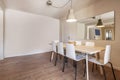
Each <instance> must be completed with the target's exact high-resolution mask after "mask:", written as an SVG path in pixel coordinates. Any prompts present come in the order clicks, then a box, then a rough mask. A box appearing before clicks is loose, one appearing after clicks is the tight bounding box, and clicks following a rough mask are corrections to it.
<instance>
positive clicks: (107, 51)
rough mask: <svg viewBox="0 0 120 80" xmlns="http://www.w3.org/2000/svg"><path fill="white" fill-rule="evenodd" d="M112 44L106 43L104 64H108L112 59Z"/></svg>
mask: <svg viewBox="0 0 120 80" xmlns="http://www.w3.org/2000/svg"><path fill="white" fill-rule="evenodd" d="M110 53H111V45H106V49H105V54H104V64H107V63H108V62H109V61H110Z"/></svg>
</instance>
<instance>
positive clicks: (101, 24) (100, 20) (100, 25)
mask: <svg viewBox="0 0 120 80" xmlns="http://www.w3.org/2000/svg"><path fill="white" fill-rule="evenodd" d="M96 26H97V27H105V26H104V25H103V22H102V19H98V23H97V25H96Z"/></svg>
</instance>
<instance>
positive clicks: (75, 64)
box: [73, 61, 77, 80]
mask: <svg viewBox="0 0 120 80" xmlns="http://www.w3.org/2000/svg"><path fill="white" fill-rule="evenodd" d="M73 66H74V68H75V80H76V78H77V62H76V61H74V62H73Z"/></svg>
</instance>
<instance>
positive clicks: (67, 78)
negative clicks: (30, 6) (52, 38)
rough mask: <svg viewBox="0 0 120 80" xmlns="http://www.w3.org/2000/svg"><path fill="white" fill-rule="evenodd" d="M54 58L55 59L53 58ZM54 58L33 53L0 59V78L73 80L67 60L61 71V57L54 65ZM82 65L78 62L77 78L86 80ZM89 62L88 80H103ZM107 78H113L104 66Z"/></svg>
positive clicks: (6, 79)
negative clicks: (63, 69)
mask: <svg viewBox="0 0 120 80" xmlns="http://www.w3.org/2000/svg"><path fill="white" fill-rule="evenodd" d="M54 60H55V59H54ZM54 60H52V62H50V53H49V52H48V53H43V54H35V55H29V56H21V57H12V58H6V59H4V60H1V61H0V80H74V68H73V66H72V62H71V61H70V60H69V62H68V64H66V68H65V71H64V72H62V59H61V60H60V59H59V60H58V62H57V65H56V66H54ZM83 70H84V66H83V63H82V62H79V63H78V70H77V73H78V74H77V80H86V77H83ZM91 70H92V69H91V63H89V74H90V80H104V76H103V75H100V73H99V70H96V69H94V72H92V71H91ZM105 71H106V75H107V80H114V79H113V75H112V71H111V69H110V68H108V67H105ZM115 74H116V77H117V80H120V72H119V71H117V70H115Z"/></svg>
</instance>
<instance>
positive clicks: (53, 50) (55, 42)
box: [50, 40, 59, 62]
mask: <svg viewBox="0 0 120 80" xmlns="http://www.w3.org/2000/svg"><path fill="white" fill-rule="evenodd" d="M58 42H59V40H54V41H52V51H51V54H50V62H51V60H52V58H53V56H54V54H55V53H57V48H56V46H57V43H58Z"/></svg>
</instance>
